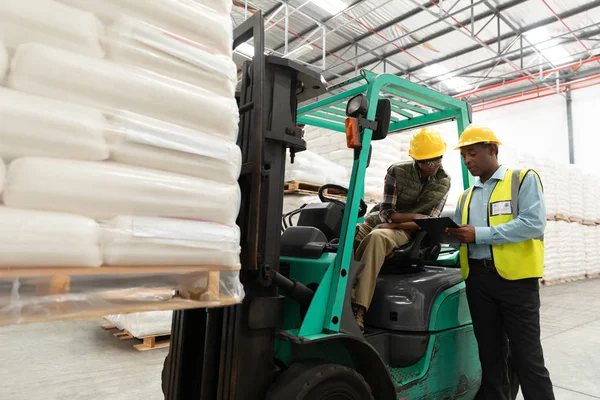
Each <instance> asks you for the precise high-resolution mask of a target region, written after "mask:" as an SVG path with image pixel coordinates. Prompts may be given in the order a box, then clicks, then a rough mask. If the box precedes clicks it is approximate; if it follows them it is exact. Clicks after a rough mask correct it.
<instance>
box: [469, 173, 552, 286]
mask: <svg viewBox="0 0 600 400" xmlns="http://www.w3.org/2000/svg"><path fill="white" fill-rule="evenodd" d="M529 172H532V173H534V174H536V176H537V177H538V179H539V175H538V174H537V173H536V172H535V171H533V170H508V171H507V172H506V175H505V176H504V180H501V181H498V183H497V184H496V186H495V187H494V190H493V191H492V194H491V196H490V200H489V202H488V205H487V208H488V226H498V225H501V224H506V223H508V222H510V221H512V220H513V219H514V218H517V216H518V215H519V189H520V187H521V183H522V182H523V179H524V178H525V176H526V175H527V174H528V173H529ZM540 183H541V180H540ZM472 195H473V187H471V188H469V189H467V190H466V191H465V192H464V193H463V194H462V195H461V196H460V198H459V200H458V204H459V207H460V209H461V210H462V223H463V224H465V225H466V224H468V223H469V208H470V205H471V196H472ZM490 247H491V249H492V258H493V261H494V265H495V266H496V270H497V271H498V273H499V274H500V276H502V277H503V278H504V279H508V280H516V279H525V278H541V277H542V276H543V274H544V237H543V236H541V237H539V238H534V239H529V240H526V241H524V242H520V243H510V244H503V245H499V246H490ZM460 268H461V272H462V276H463V278H464V279H467V277H468V276H469V249H468V245H467V244H462V245H461V246H460Z"/></svg>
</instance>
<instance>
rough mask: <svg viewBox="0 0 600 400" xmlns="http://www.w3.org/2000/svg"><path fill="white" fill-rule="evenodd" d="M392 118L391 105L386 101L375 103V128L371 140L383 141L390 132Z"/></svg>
mask: <svg viewBox="0 0 600 400" xmlns="http://www.w3.org/2000/svg"><path fill="white" fill-rule="evenodd" d="M391 117H392V103H391V102H390V101H389V100H388V99H380V100H379V101H378V102H377V111H376V113H375V121H377V128H376V129H375V130H374V131H373V137H372V139H371V140H383V139H385V138H386V137H387V134H388V131H389V130H390V119H391Z"/></svg>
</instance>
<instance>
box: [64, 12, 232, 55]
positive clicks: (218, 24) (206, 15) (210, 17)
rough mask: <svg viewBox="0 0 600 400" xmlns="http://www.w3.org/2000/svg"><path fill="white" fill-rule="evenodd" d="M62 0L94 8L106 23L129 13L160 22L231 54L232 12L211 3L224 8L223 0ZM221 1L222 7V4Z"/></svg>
mask: <svg viewBox="0 0 600 400" xmlns="http://www.w3.org/2000/svg"><path fill="white" fill-rule="evenodd" d="M60 1H61V2H62V3H67V4H71V5H73V6H75V7H78V8H81V9H84V10H87V11H91V12H93V13H96V15H97V16H98V17H99V18H100V19H101V20H102V21H103V22H104V23H105V24H106V25H110V24H111V23H113V22H115V21H116V20H118V19H119V18H120V17H121V16H122V15H129V16H131V17H134V18H137V19H139V20H141V21H145V22H147V23H149V24H152V25H156V26H158V27H160V28H161V29H164V30H165V31H167V32H169V33H170V34H171V35H173V36H175V37H180V39H181V40H188V41H193V42H195V44H196V45H200V46H203V47H207V48H211V49H214V50H215V51H218V52H220V53H222V54H225V55H229V56H230V55H231V53H232V44H233V35H232V32H233V26H232V23H231V19H230V16H229V13H222V12H217V11H215V10H214V9H211V5H214V6H215V7H216V8H220V9H221V10H222V8H223V6H224V5H220V3H221V2H222V0H219V1H215V0H210V1H209V2H208V3H207V4H208V7H207V6H205V5H204V1H202V2H201V3H199V2H191V1H189V0H151V1H140V0H102V1H98V0H60ZM219 5H220V7H219Z"/></svg>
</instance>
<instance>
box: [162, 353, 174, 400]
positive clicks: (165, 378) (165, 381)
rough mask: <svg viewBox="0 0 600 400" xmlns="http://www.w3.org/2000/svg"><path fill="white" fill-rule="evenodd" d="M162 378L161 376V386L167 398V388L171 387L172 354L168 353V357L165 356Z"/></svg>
mask: <svg viewBox="0 0 600 400" xmlns="http://www.w3.org/2000/svg"><path fill="white" fill-rule="evenodd" d="M160 378H161V385H160V386H161V388H162V392H163V395H165V398H166V396H167V390H168V387H169V379H170V378H171V354H170V353H169V354H167V357H166V358H165V362H164V363H163V369H162V372H161V374H160Z"/></svg>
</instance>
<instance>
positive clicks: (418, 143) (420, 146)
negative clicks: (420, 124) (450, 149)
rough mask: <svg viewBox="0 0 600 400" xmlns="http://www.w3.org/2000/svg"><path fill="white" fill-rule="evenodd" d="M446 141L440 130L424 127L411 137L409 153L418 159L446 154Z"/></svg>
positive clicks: (427, 158)
mask: <svg viewBox="0 0 600 400" xmlns="http://www.w3.org/2000/svg"><path fill="white" fill-rule="evenodd" d="M446 147H447V146H446V142H444V139H442V136H441V135H440V133H439V132H438V131H435V130H432V129H428V128H423V129H421V130H420V131H419V132H417V133H415V134H414V135H413V137H412V138H411V139H410V148H409V149H408V155H409V156H411V157H412V158H414V159H415V160H417V161H420V160H430V159H432V158H438V157H441V156H443V155H444V153H445V152H446Z"/></svg>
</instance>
